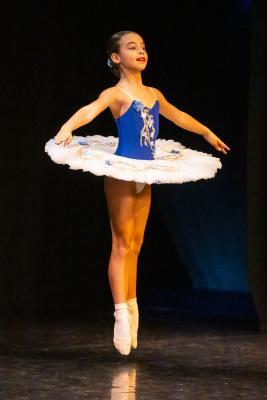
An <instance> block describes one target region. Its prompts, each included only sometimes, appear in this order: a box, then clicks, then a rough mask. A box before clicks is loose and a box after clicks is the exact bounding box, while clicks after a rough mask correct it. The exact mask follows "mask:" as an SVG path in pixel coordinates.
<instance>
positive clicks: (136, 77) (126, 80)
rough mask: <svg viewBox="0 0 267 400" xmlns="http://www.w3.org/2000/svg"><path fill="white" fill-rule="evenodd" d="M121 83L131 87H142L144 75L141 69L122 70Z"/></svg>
mask: <svg viewBox="0 0 267 400" xmlns="http://www.w3.org/2000/svg"><path fill="white" fill-rule="evenodd" d="M119 83H122V84H125V85H127V86H131V87H142V86H143V82H142V76H141V72H139V71H135V72H133V71H121V77H120V80H119Z"/></svg>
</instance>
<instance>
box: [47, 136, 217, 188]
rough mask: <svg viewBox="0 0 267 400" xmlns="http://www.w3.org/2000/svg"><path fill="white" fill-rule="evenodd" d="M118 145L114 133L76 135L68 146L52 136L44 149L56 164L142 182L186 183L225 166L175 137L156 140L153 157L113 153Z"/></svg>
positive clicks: (210, 175)
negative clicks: (125, 155) (111, 134)
mask: <svg viewBox="0 0 267 400" xmlns="http://www.w3.org/2000/svg"><path fill="white" fill-rule="evenodd" d="M117 146H118V138H116V137H114V136H107V137H104V136H101V135H92V136H90V135H89V136H73V137H72V141H71V143H70V144H69V145H67V146H64V144H63V143H62V144H60V145H58V144H56V143H55V139H54V138H53V139H50V140H49V141H48V142H47V143H46V145H45V151H46V152H47V153H48V155H49V156H50V158H51V159H52V160H53V161H54V162H56V163H57V164H67V165H69V168H70V169H74V170H76V169H77V170H78V169H81V170H83V171H85V172H86V171H89V172H91V173H93V174H94V175H98V176H100V175H106V176H111V177H113V178H117V179H122V180H125V181H134V182H137V183H139V190H137V191H140V190H141V189H142V188H143V186H144V184H145V183H148V184H152V183H158V184H161V183H183V182H190V181H197V180H199V179H209V178H213V177H214V176H215V174H216V172H217V169H219V168H222V164H221V161H220V159H219V158H217V157H213V156H212V155H211V154H208V153H203V152H201V151H197V150H192V149H190V148H186V147H185V146H183V145H182V144H181V143H179V142H176V141H174V140H165V139H157V140H156V146H155V158H154V160H137V159H133V158H128V157H122V156H117V155H115V154H113V153H114V152H115V150H116V148H117Z"/></svg>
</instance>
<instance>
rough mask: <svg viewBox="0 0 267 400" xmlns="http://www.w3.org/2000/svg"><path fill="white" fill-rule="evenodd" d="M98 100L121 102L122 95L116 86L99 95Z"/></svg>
mask: <svg viewBox="0 0 267 400" xmlns="http://www.w3.org/2000/svg"><path fill="white" fill-rule="evenodd" d="M99 98H100V99H108V100H109V101H112V100H113V101H116V100H121V98H123V93H122V92H121V91H120V89H119V88H118V87H116V86H110V87H108V88H106V89H104V90H102V92H101V93H100V94H99Z"/></svg>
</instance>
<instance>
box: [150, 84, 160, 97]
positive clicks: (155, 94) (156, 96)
mask: <svg viewBox="0 0 267 400" xmlns="http://www.w3.org/2000/svg"><path fill="white" fill-rule="evenodd" d="M148 87H149V89H151V91H152V92H153V94H154V96H155V98H156V99H158V98H157V95H156V92H155V90H154V89H153V88H152V87H151V86H148Z"/></svg>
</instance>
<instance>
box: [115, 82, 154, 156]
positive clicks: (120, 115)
mask: <svg viewBox="0 0 267 400" xmlns="http://www.w3.org/2000/svg"><path fill="white" fill-rule="evenodd" d="M117 88H118V91H120V92H121V93H122V95H123V96H122V99H121V97H119V99H121V102H120V101H118V102H117V109H115V108H116V107H115V104H114V106H113V117H114V119H115V122H116V125H117V128H118V135H119V141H118V147H117V149H116V151H115V153H114V154H115V155H119V156H122V157H127V158H135V159H139V160H153V159H154V156H155V142H156V139H157V136H158V131H159V101H158V99H157V96H156V93H155V91H154V90H153V89H152V88H149V91H150V93H151V95H152V96H153V97H154V98H153V102H152V101H151V97H150V98H149V100H150V104H146V103H145V101H144V99H143V98H142V99H140V97H138V95H137V96H135V94H133V93H131V92H129V91H128V90H127V89H125V88H123V87H121V86H119V85H118V86H117ZM146 94H147V93H146ZM114 103H116V102H114ZM114 107H115V108H114Z"/></svg>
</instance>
